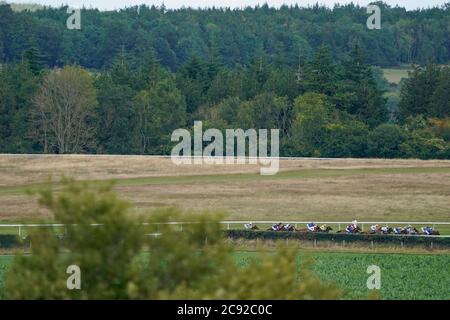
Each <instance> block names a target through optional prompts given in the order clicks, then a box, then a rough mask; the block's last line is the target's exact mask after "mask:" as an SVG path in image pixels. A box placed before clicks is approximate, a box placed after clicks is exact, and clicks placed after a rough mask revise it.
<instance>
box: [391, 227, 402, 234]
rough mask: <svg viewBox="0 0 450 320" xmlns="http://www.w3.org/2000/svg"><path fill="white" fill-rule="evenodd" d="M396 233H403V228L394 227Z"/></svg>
mask: <svg viewBox="0 0 450 320" xmlns="http://www.w3.org/2000/svg"><path fill="white" fill-rule="evenodd" d="M393 230H394V233H395V234H401V233H402V228H394V229H393Z"/></svg>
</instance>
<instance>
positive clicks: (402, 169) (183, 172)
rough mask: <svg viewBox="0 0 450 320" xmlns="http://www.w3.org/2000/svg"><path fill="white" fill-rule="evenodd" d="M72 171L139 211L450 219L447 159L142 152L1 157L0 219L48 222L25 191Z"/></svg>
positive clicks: (274, 217)
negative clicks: (212, 159)
mask: <svg viewBox="0 0 450 320" xmlns="http://www.w3.org/2000/svg"><path fill="white" fill-rule="evenodd" d="M62 175H67V176H71V177H74V178H76V179H80V180H95V181H98V180H108V179H114V180H116V183H117V185H116V187H115V188H116V190H117V191H118V192H119V194H120V195H121V196H123V197H124V198H126V199H127V200H129V201H130V202H131V203H132V204H133V205H134V207H135V208H136V212H137V214H142V215H145V214H148V213H149V212H150V211H151V210H152V209H155V208H162V207H179V208H180V209H182V210H184V211H189V210H213V211H222V212H225V213H226V214H227V216H226V217H227V218H228V219H236V220H264V219H269V220H278V219H279V220H316V221H318V220H349V219H353V218H357V219H359V220H382V221H394V220H397V221H398V220H405V221H407V220H410V221H412V220H415V221H438V220H439V221H450V161H420V160H377V159H373V160H372V159H364V160H359V159H340V160H309V159H305V160H282V161H281V164H280V173H278V174H277V175H275V176H261V175H259V167H258V166H254V165H231V166H230V165H215V166H214V165H209V166H204V165H202V166H200V165H184V166H175V165H174V164H172V162H171V160H170V159H167V158H154V157H141V156H100V157H96V156H13V155H0V221H4V222H5V221H8V222H30V221H42V220H47V221H51V219H52V217H51V216H50V215H49V213H48V212H46V211H45V210H42V209H40V208H38V206H37V203H36V201H35V199H33V198H32V197H30V196H28V195H26V193H25V192H26V190H27V189H30V188H31V189H32V188H37V187H39V186H42V185H45V184H47V183H48V181H49V180H48V179H49V177H52V179H53V180H56V181H57V180H58V179H59V178H60V177H61V176H62Z"/></svg>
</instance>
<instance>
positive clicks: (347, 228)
mask: <svg viewBox="0 0 450 320" xmlns="http://www.w3.org/2000/svg"><path fill="white" fill-rule="evenodd" d="M353 230H355V228H354V226H353V224H349V225H348V226H347V227H346V228H345V232H347V233H353Z"/></svg>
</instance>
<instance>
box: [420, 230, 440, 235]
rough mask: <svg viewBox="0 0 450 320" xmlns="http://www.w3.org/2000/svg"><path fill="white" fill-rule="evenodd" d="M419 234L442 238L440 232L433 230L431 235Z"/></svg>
mask: <svg viewBox="0 0 450 320" xmlns="http://www.w3.org/2000/svg"><path fill="white" fill-rule="evenodd" d="M419 234H422V235H426V236H440V235H441V233H440V232H439V231H438V230H433V231H432V232H431V234H428V233H426V232H421V233H419Z"/></svg>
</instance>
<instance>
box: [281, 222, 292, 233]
mask: <svg viewBox="0 0 450 320" xmlns="http://www.w3.org/2000/svg"><path fill="white" fill-rule="evenodd" d="M290 227H291V225H290V224H289V223H288V224H286V225H285V226H284V227H283V228H284V230H288V231H289V228H290Z"/></svg>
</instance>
